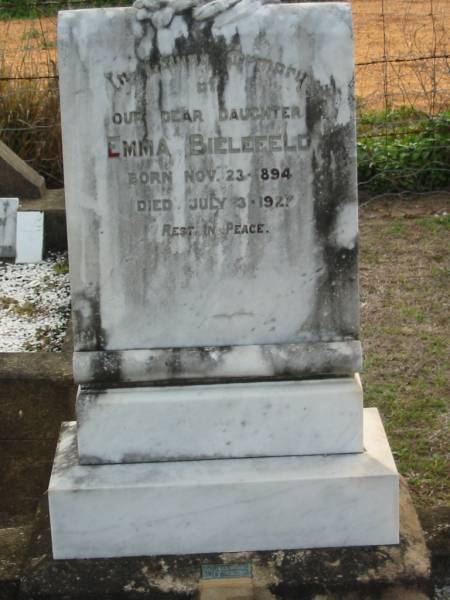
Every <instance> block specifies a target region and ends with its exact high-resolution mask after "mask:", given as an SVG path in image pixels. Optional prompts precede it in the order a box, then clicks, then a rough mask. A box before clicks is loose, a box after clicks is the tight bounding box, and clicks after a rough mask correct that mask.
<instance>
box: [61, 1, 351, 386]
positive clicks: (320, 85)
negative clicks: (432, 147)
mask: <svg viewBox="0 0 450 600" xmlns="http://www.w3.org/2000/svg"><path fill="white" fill-rule="evenodd" d="M247 5H248V3H245V2H241V3H238V4H236V6H233V7H231V8H229V9H228V10H226V11H225V12H222V13H221V14H218V15H216V16H215V17H214V18H207V19H205V20H203V21H196V20H195V19H194V18H192V9H189V10H186V11H184V12H182V14H178V15H175V16H174V17H173V18H172V19H171V20H170V19H169V20H168V21H167V23H166V22H165V21H164V19H165V17H164V19H163V21H161V23H160V25H161V27H160V28H158V29H156V28H155V27H154V26H152V22H151V21H146V20H143V21H138V20H137V19H136V10H135V9H133V8H129V9H102V10H89V11H88V10H80V11H67V12H62V13H60V17H59V30H58V37H59V53H58V56H59V63H60V85H61V101H62V126H63V141H64V166H65V180H66V196H67V212H68V225H69V249H70V265H71V280H72V292H73V309H74V324H75V347H76V350H77V351H100V350H130V349H136V350H142V349H149V348H170V347H185V346H227V345H232V346H234V345H253V344H279V343H295V344H302V343H307V342H319V341H321V342H324V343H331V342H339V341H348V340H354V339H357V337H358V331H359V317H358V285H357V260H356V256H357V201H356V162H355V128H354V96H353V59H352V26H351V14H350V7H349V6H347V5H343V4H333V3H325V4H299V5H295V4H285V5H270V4H267V5H261V4H258V3H252V5H251V10H249V9H248V6H247ZM245 7H247V8H246V9H245V10H244V8H245ZM208 10H210V9H208ZM203 16H204V15H203ZM158 18H163V16H161V17H158ZM235 117H236V118H235ZM141 154H142V156H140V155H141ZM264 169H268V170H267V171H264ZM272 169H276V171H272ZM283 174H284V176H282V175H283ZM266 177H267V178H268V179H266ZM199 206H201V207H203V206H205V207H204V208H198V207H199ZM139 380H141V379H139Z"/></svg>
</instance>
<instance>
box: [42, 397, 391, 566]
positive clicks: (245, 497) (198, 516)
mask: <svg viewBox="0 0 450 600" xmlns="http://www.w3.org/2000/svg"><path fill="white" fill-rule="evenodd" d="M364 421H365V423H364V446H365V451H364V452H363V453H360V454H340V455H320V456H289V457H277V458H248V459H225V460H204V461H184V462H166V463H146V464H145V463H143V464H132V465H130V464H128V465H101V466H80V465H79V464H78V452H77V445H76V425H75V423H66V424H65V425H64V426H63V431H62V434H61V438H60V441H59V445H58V449H57V453H56V458H55V463H54V466H53V473H52V477H51V480H50V487H49V492H48V495H49V506H50V520H51V527H52V543H53V555H54V557H55V558H95V557H99V558H100V557H119V556H139V555H152V554H191V553H205V552H234V551H248V550H274V549H277V548H284V549H289V548H318V547H337V546H339V547H342V546H359V545H376V544H396V543H398V536H399V529H398V527H399V525H398V474H397V470H396V467H395V464H394V461H393V458H392V454H391V452H390V448H389V444H388V441H387V439H386V435H385V433H384V430H383V426H382V423H381V420H380V417H379V415H378V412H377V410H376V409H366V410H365V418H364Z"/></svg>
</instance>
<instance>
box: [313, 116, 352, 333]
mask: <svg viewBox="0 0 450 600" xmlns="http://www.w3.org/2000/svg"><path fill="white" fill-rule="evenodd" d="M348 140H352V131H351V126H349V125H336V126H335V127H334V128H332V129H328V130H327V131H325V133H324V134H323V136H322V138H321V143H320V146H319V151H320V156H319V158H317V156H316V154H315V153H313V159H312V165H311V166H312V170H313V174H314V178H313V194H314V225H315V233H316V237H317V241H318V246H319V247H320V248H322V252H323V263H324V265H325V270H324V273H323V275H322V276H321V277H320V284H319V287H318V290H317V295H316V307H315V318H316V320H317V321H316V323H315V325H316V327H317V330H318V331H320V330H321V329H325V330H326V331H328V332H329V331H333V332H335V333H336V335H337V336H338V338H340V339H341V338H348V337H357V336H358V325H359V324H358V318H357V310H358V309H357V301H356V298H357V288H356V286H357V267H358V266H357V244H356V242H355V245H354V246H353V247H351V248H343V247H339V246H338V245H337V244H336V241H335V230H336V224H337V218H338V215H339V211H340V210H341V209H342V207H343V206H345V204H346V203H347V202H349V201H351V200H354V198H353V193H354V192H353V191H352V190H353V188H354V186H355V182H354V181H353V177H354V175H353V173H352V165H351V164H349V160H348V153H349V147H348V143H347V141H348ZM349 195H350V197H349Z"/></svg>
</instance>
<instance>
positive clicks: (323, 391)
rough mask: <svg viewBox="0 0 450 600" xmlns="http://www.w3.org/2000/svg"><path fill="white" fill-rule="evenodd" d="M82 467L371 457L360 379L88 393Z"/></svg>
mask: <svg viewBox="0 0 450 600" xmlns="http://www.w3.org/2000/svg"><path fill="white" fill-rule="evenodd" d="M77 424H78V426H77V432H78V454H79V459H80V462H81V463H82V464H103V463H133V462H152V461H165V460H198V459H211V458H243V457H260V456H298V455H306V454H337V453H349V452H362V450H363V439H362V437H363V431H362V428H363V393H362V388H361V383H360V381H359V377H358V376H356V377H355V378H349V377H348V378H342V379H320V380H307V381H271V382H258V383H236V384H231V383H227V384H217V385H195V386H181V387H173V386H168V387H134V388H113V389H106V390H99V389H95V388H81V389H80V390H79V392H78V397H77Z"/></svg>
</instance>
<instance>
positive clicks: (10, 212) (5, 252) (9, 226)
mask: <svg viewBox="0 0 450 600" xmlns="http://www.w3.org/2000/svg"><path fill="white" fill-rule="evenodd" d="M18 206H19V200H18V199H17V198H0V258H14V257H15V256H16V227H17V207H18Z"/></svg>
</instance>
